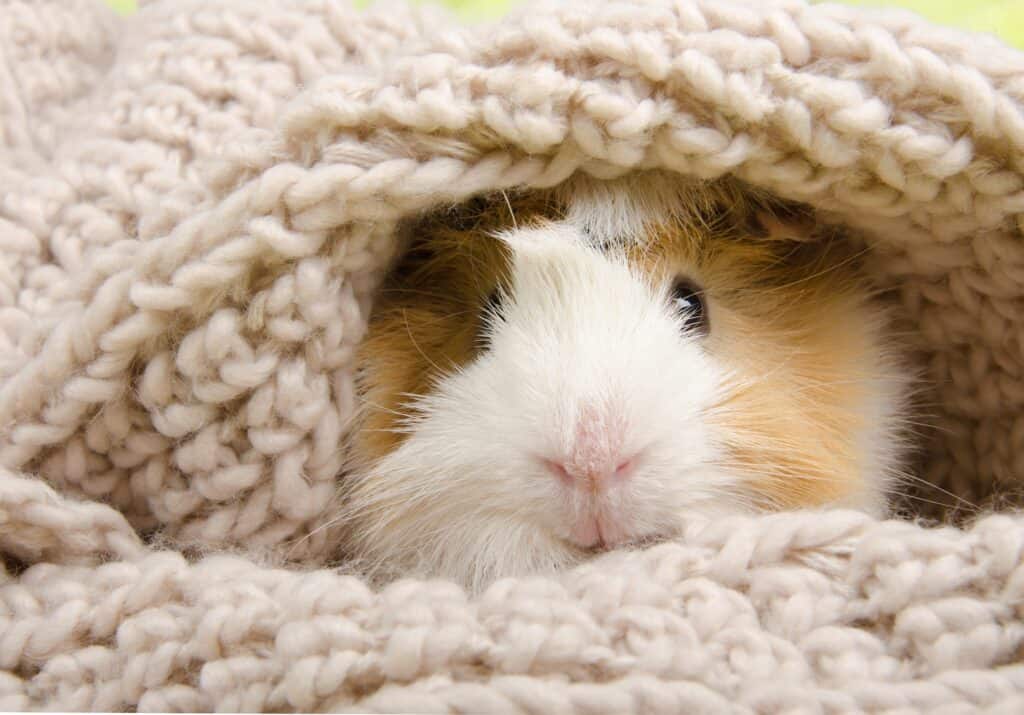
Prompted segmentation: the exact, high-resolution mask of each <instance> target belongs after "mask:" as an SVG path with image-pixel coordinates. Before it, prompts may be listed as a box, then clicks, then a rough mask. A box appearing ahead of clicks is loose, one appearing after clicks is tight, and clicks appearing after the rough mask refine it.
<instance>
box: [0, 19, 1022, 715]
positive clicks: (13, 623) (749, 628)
mask: <svg viewBox="0 0 1024 715" xmlns="http://www.w3.org/2000/svg"><path fill="white" fill-rule="evenodd" d="M142 5H143V7H142V9H141V10H140V12H139V13H137V14H136V15H134V16H132V17H131V18H115V17H113V16H112V15H110V14H108V12H107V11H106V10H105V9H104V7H103V5H102V3H100V2H98V0H97V1H95V2H86V1H85V0H76V1H72V0H22V1H19V0H8V1H7V2H5V3H2V4H0V138H2V145H0V152H2V153H0V553H2V554H3V555H4V557H5V560H6V563H7V566H6V569H5V570H4V571H3V574H2V576H0V669H2V672H0V709H29V708H31V709H41V708H47V709H50V708H63V709H73V710H85V709H108V710H120V709H139V710H176V711H177V710H212V709H217V710H224V711H233V710H236V711H237V710H277V711H282V710H284V711H288V710H325V709H330V710H356V711H363V712H370V711H383V712H393V711H430V712H531V713H556V712H565V713H575V712H580V713H583V712H586V713H605V712H607V713H619V712H629V711H635V712H645V713H646V712H652V713H658V712H664V713H677V712H778V711H789V712H858V711H872V712H874V711H886V712H916V711H921V710H928V711H930V712H934V713H945V712H949V713H952V712H967V711H972V712H973V711H979V710H985V711H991V712H1006V713H1010V712H1021V711H1024V665H1021V664H1020V661H1021V660H1022V654H1024V650H1022V643H1024V621H1022V616H1024V566H1022V565H1021V563H1022V555H1024V517H1018V516H1013V515H1002V516H997V515H993V516H988V517H985V518H983V519H981V520H979V521H977V522H975V523H974V524H973V525H971V526H969V527H968V528H966V529H965V530H957V529H953V528H944V529H931V530H929V529H925V528H923V527H920V526H917V525H915V524H912V523H907V522H896V521H875V520H872V519H869V518H867V517H864V516H861V515H857V514H852V513H847V512H831V513H826V514H815V513H809V514H778V515H770V516H764V517H758V518H737V519H733V520H728V521H725V522H722V523H716V524H704V523H700V522H694V523H693V524H692V525H691V526H690V527H689V529H688V533H687V535H686V538H685V539H683V540H681V541H680V542H679V543H673V544H665V545H662V546H658V547H655V548H652V549H649V550H647V551H644V552H638V553H630V554H612V555H609V556H607V557H605V558H603V559H601V560H599V561H596V562H594V563H591V564H589V565H587V566H585V567H583V568H581V569H578V570H576V571H574V572H572V573H568V574H565V575H564V576H563V577H562V578H560V579H557V580H518V581H506V582H501V583H498V584H495V585H494V586H493V587H492V588H491V589H490V590H488V591H487V592H486V593H484V594H482V595H480V596H477V597H470V596H467V595H466V594H464V593H462V592H461V591H460V590H459V589H458V588H456V587H454V586H453V585H451V584H446V583H439V582H423V581H407V582H400V583H397V584H394V585H392V586H390V587H388V588H386V589H384V590H383V591H380V592H374V591H372V590H370V589H369V588H368V587H367V586H366V585H365V584H363V583H362V582H361V581H359V580H358V579H357V578H354V577H350V576H342V575H338V574H337V573H334V572H331V571H327V570H310V569H313V568H316V567H318V566H323V565H324V564H326V563H329V562H330V559H331V558H332V557H333V556H334V554H335V553H336V548H337V543H336V539H335V538H334V537H335V535H334V534H333V533H332V530H331V529H330V528H325V526H326V525H327V521H328V520H329V517H330V514H331V502H332V499H333V498H334V491H335V483H336V479H337V477H338V473H339V471H340V469H341V465H342V460H343V457H344V455H343V454H342V453H341V449H340V444H341V441H342V437H343V435H344V433H345V430H346V426H347V423H348V421H349V419H350V416H351V414H352V411H353V400H354V395H353V388H352V372H351V371H352V364H351V358H352V353H353V348H354V346H355V345H356V344H357V343H358V341H359V339H360V337H361V333H362V330H363V327H364V323H365V317H366V314H367V311H368V309H369V306H370V303H371V301H372V296H373V289H374V287H375V285H376V283H377V281H378V280H379V278H380V273H381V271H382V269H383V266H384V265H385V263H386V261H387V259H388V258H389V257H390V256H391V255H392V253H393V251H394V246H395V241H394V236H393V234H394V230H395V227H396V224H397V222H399V221H401V220H402V219H403V218H405V217H407V216H410V215H412V214H413V213H415V212H417V211H419V210H422V209H425V208H429V207H431V206H434V205H437V204H439V203H442V202H448V201H453V200H458V199H461V198H464V197H467V196H469V195H471V194H473V193H475V192H478V191H481V190H493V189H498V188H503V187H512V186H523V185H526V186H548V185H552V184H555V183H557V182H559V181H561V180H563V179H565V178H566V177H568V176H569V175H570V174H572V173H573V172H575V171H587V172H590V173H592V174H595V175H597V176H614V175H618V174H621V173H623V172H626V171H629V170H632V169H636V168H654V167H662V168H668V169H672V170H676V171H679V172H683V173H687V174H696V175H700V176H709V177H710V176H719V175H723V174H726V173H732V174H735V175H737V176H739V177H741V178H743V179H745V180H746V181H749V182H751V183H753V184H756V185H759V186H762V187H765V188H767V189H770V190H772V191H775V192H777V193H778V194H780V195H782V196H785V197H787V198H790V199H796V200H801V201H806V202H808V203H811V204H813V205H815V206H817V207H819V208H820V209H822V210H824V211H826V212H828V215H830V216H832V217H834V218H835V219H837V220H842V221H845V222H847V223H849V224H852V225H854V226H856V227H858V228H860V229H863V230H865V231H866V232H867V233H868V234H869V235H870V237H871V242H872V247H873V249H874V251H873V253H874V258H875V261H874V262H875V264H876V265H877V269H878V270H879V271H880V272H882V274H883V275H884V277H885V278H886V280H888V281H890V282H891V283H892V284H893V285H895V286H898V289H899V291H900V298H901V305H902V307H903V309H904V313H905V316H906V318H907V319H908V321H909V323H910V324H912V325H913V326H914V327H915V328H916V332H917V334H918V337H919V338H920V340H919V342H920V344H921V346H922V349H923V350H924V351H925V353H926V354H927V359H928V364H927V372H928V377H929V380H930V382H931V384H932V385H934V388H935V389H934V402H935V405H934V408H933V411H934V417H933V418H932V422H934V423H935V426H936V435H937V437H936V438H935V439H934V440H933V444H932V445H931V448H930V451H929V455H930V458H929V459H928V460H927V461H928V463H927V465H926V466H925V467H924V468H923V470H922V473H921V476H922V477H925V478H926V479H928V480H929V481H931V482H933V483H934V484H936V485H938V486H940V487H941V488H943V489H946V490H949V491H950V492H953V493H954V494H955V495H957V496H959V497H961V498H964V499H968V500H972V501H979V500H982V499H984V498H987V497H988V496H990V495H992V494H996V493H1007V492H1008V493H1011V494H1012V493H1013V492H1014V491H1015V490H1017V489H1019V488H1020V487H1021V485H1022V484H1024V410H1022V405H1024V243H1022V233H1024V219H1022V216H1024V55H1022V54H1020V53H1017V52H1014V51H1012V50H1010V49H1008V48H1006V47H1004V46H1002V45H1000V44H999V43H998V42H996V41H995V40H990V39H986V38H983V37H979V36H974V35H967V34H964V33H959V32H955V31H951V30H943V29H939V28H936V27H933V26H930V25H928V24H926V23H925V22H923V21H922V20H920V19H918V18H916V17H914V16H912V15H909V14H904V13H876V12H868V11H865V10H855V9H849V8H839V7H833V6H828V5H815V6H813V7H812V6H808V5H806V4H804V3H803V2H800V1H798V0H773V1H770V2H755V0H748V1H747V2H732V1H730V0H635V1H633V2H601V3H597V2H586V1H585V0H574V1H569V2H561V3H549V4H546V5H545V4H540V5H536V6H533V7H530V8H526V9H524V10H523V11H521V12H519V13H517V14H514V15H512V16H510V17H509V18H507V19H506V20H504V21H502V22H501V23H499V24H498V25H496V26H495V27H491V28H474V29H471V30H467V29H464V28H459V27H458V26H457V25H456V23H454V21H452V20H451V19H449V18H447V17H445V16H443V15H441V14H436V13H433V12H431V11H418V10H412V9H410V8H407V7H405V6H403V5H388V6H381V7H377V8H375V9H373V10H371V11H368V12H359V11H356V10H354V9H352V8H351V7H349V5H348V4H347V3H345V2H341V1H340V0H303V1H299V0H294V1H293V2H288V1H287V0H266V1H264V2H259V3H255V2H248V1H247V0H215V1H213V2H211V1H208V0H203V1H200V0H154V1H153V2H149V3H142ZM424 13H426V14H424ZM154 532H155V533H159V535H160V538H159V543H161V544H164V545H165V546H164V547H163V548H162V549H161V548H159V547H157V546H156V545H154V543H152V542H151V540H150V539H149V537H150V535H151V534H153V533H154ZM166 545H170V546H169V548H170V550H168V547H167V546H166ZM193 547H194V548H193ZM219 548H226V549H231V550H232V552H233V553H234V555H230V556H229V555H225V554H219V555H218V554H216V553H210V552H214V551H216V550H217V549H219ZM174 549H181V550H183V551H182V552H181V553H179V552H176V551H174ZM203 553H206V554H208V555H207V556H206V557H204V558H198V557H197V556H196V554H203ZM190 559H191V560H190ZM268 563H275V564H278V566H277V567H274V568H272V567H270V566H268V565H267V564H268Z"/></svg>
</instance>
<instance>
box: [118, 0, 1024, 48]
mask: <svg viewBox="0 0 1024 715" xmlns="http://www.w3.org/2000/svg"><path fill="white" fill-rule="evenodd" d="M257 1H258V0H253V2H257ZM370 1H371V0H357V2H356V4H357V5H362V6H365V5H369V4H370ZM438 1H439V2H441V3H442V4H444V5H447V6H449V7H451V8H453V9H454V10H455V11H456V12H458V13H459V14H460V15H462V16H463V17H465V18H466V19H468V20H479V19H486V18H494V17H498V16H500V15H501V14H502V13H504V12H505V11H506V10H508V9H509V8H510V7H512V5H514V4H515V2H516V0H438ZM595 1H597V0H595ZM107 2H108V3H109V4H110V6H111V7H113V8H114V9H115V10H117V11H118V12H121V13H130V12H132V11H133V10H134V9H135V0H107ZM843 2H845V4H847V5H863V6H874V7H903V8H907V9H909V10H914V11H915V12H918V13H920V14H921V15H924V16H925V17H927V18H930V19H932V20H934V21H936V22H939V23H942V24H946V25H952V26H954V27H962V28H966V29H970V30H978V31H981V32H992V33H995V34H996V35H998V36H999V37H1001V38H1002V39H1003V40H1004V41H1006V42H1008V43H1009V44H1011V45H1014V46H1016V47H1020V48H1022V49H1024V0H843Z"/></svg>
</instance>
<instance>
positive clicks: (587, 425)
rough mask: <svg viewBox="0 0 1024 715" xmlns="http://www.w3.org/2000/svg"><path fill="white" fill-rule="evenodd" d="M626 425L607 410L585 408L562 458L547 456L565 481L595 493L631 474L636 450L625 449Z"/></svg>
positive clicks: (559, 476)
mask: <svg viewBox="0 0 1024 715" xmlns="http://www.w3.org/2000/svg"><path fill="white" fill-rule="evenodd" d="M624 432H625V425H624V424H623V420H622V419H621V418H620V417H619V416H618V415H615V414H614V413H610V412H609V411H608V410H601V409H595V408H592V407H589V408H584V409H582V410H581V411H580V413H579V415H578V417H577V420H576V429H575V431H574V434H573V437H574V439H573V441H572V444H571V445H569V448H568V449H567V450H566V451H565V452H564V454H563V455H561V458H560V459H548V460H545V463H546V464H547V467H548V469H549V470H551V472H552V473H554V475H555V476H556V477H558V478H559V479H560V480H561V481H562V482H564V483H565V484H566V485H568V486H571V487H573V488H575V489H582V490H585V491H590V492H593V493H600V492H603V491H606V490H607V489H608V488H609V487H611V486H612V485H614V484H618V483H621V482H622V481H624V480H626V479H628V478H629V476H630V474H631V473H632V471H633V466H634V462H635V459H636V455H635V454H628V453H625V452H624V450H623V444H622V443H623V436H624Z"/></svg>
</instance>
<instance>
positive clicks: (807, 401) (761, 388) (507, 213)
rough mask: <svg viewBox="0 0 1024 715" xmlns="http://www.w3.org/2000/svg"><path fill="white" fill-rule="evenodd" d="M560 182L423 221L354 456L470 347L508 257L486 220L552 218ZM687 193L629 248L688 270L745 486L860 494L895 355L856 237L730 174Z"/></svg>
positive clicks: (365, 352)
mask: <svg viewBox="0 0 1024 715" xmlns="http://www.w3.org/2000/svg"><path fill="white" fill-rule="evenodd" d="M591 183H592V182H591ZM566 190H567V189H566V188H565V187H562V188H560V189H558V190H555V191H553V192H537V193H534V194H530V195H525V196H518V197H505V196H504V195H501V196H497V197H490V198H485V199H480V200H478V201H477V202H474V203H472V204H470V205H468V206H465V207H461V208H459V209H456V210H454V211H451V212H448V213H444V214H439V215H435V216H432V217H430V218H429V219H427V220H425V221H423V222H422V223H421V224H420V225H419V226H418V227H417V229H416V233H415V237H414V240H413V245H412V247H411V249H410V251H409V252H408V253H407V254H406V255H405V257H404V258H403V259H402V260H401V262H400V263H399V265H398V266H397V267H396V269H395V271H394V272H393V274H392V276H391V277H390V278H389V280H388V282H387V284H386V285H385V286H384V288H383V290H382V292H381V294H380V296H379V300H378V303H377V305H376V307H375V311H374V314H373V316H372V318H371V322H370V327H369V333H368V336H367V338H366V340H365V341H364V343H363V345H362V347H361V350H360V361H361V364H362V366H363V371H362V374H361V380H360V391H361V395H362V397H363V400H364V403H365V404H364V416H363V421H362V423H361V425H360V428H359V430H358V431H357V433H356V437H355V440H356V441H355V445H354V446H355V450H354V451H355V453H356V455H357V457H358V458H359V459H360V461H361V462H362V463H363V464H371V463H372V462H373V461H374V460H375V459H378V458H380V457H381V456H383V455H384V454H386V453H388V452H389V451H391V450H393V449H395V448H396V447H397V446H398V445H399V444H400V442H401V440H402V438H403V435H402V423H403V419H404V417H405V416H410V415H413V414H414V412H415V405H414V403H413V396H415V395H422V394H425V393H426V392H428V391H430V390H431V385H432V383H433V381H434V380H436V379H437V378H439V377H441V376H443V375H445V374H447V373H449V372H452V371H454V370H458V369H459V368H460V367H461V366H463V365H465V364H467V363H468V362H469V361H470V360H472V359H473V357H474V355H475V354H476V350H477V344H476V340H477V338H476V336H477V333H478V329H479V326H480V320H481V312H482V310H483V307H484V305H485V301H486V298H487V296H488V295H489V293H490V292H491V291H492V290H493V289H494V287H495V286H496V285H498V284H499V283H501V282H502V281H503V280H504V278H505V276H506V273H507V270H508V267H509V266H508V262H509V255H508V253H507V250H506V249H505V248H504V246H503V245H502V244H501V243H500V242H499V241H497V240H495V239H494V238H492V237H489V236H488V234H489V233H490V232H493V231H496V230H499V229H503V228H510V227H512V225H513V224H514V223H517V224H518V225H519V226H522V225H523V224H524V223H525V222H529V221H538V220H544V219H545V218H558V217H559V216H560V213H561V211H562V210H563V204H562V202H561V201H560V197H562V198H564V196H565V191H566ZM568 190H570V191H571V188H570V189H568ZM689 197H690V199H691V200H690V201H689V202H687V205H686V206H681V207H680V210H679V212H678V215H676V216H674V217H673V219H672V220H670V221H665V222H662V223H661V224H659V225H657V226H652V227H651V230H650V231H648V232H647V233H646V235H645V236H643V237H642V240H640V241H635V240H634V241H631V242H630V243H629V245H628V246H627V250H628V254H629V257H630V260H631V262H632V263H633V264H634V265H635V266H637V267H638V268H640V269H641V270H642V271H643V272H644V273H646V274H648V275H650V276H651V277H652V278H653V279H655V280H660V279H670V278H671V277H672V276H675V275H680V274H681V275H686V276H688V277H690V278H692V279H693V280H695V281H696V282H697V284H698V285H700V286H702V287H703V290H704V292H705V294H706V300H707V309H708V311H709V315H710V323H711V332H710V335H709V337H708V339H707V344H706V349H707V351H708V352H709V353H711V354H712V355H714V356H716V357H718V358H719V359H720V360H721V361H722V363H724V364H725V365H727V366H728V368H729V370H730V371H731V373H732V374H733V382H732V383H731V385H730V388H729V390H728V395H727V397H726V398H725V399H724V400H723V401H722V402H721V404H720V405H719V406H718V407H717V408H716V409H715V410H714V414H713V415H710V418H711V419H715V420H719V421H720V422H721V424H722V425H723V426H724V427H726V430H725V432H726V433H728V434H731V435H733V436H734V438H733V439H731V440H729V444H727V445H726V447H727V451H728V459H729V461H730V463H731V466H733V467H734V468H735V469H737V470H739V471H741V472H743V473H744V474H748V475H749V480H748V484H747V487H748V490H749V495H748V497H749V500H750V501H751V502H752V503H754V504H756V505H757V506H760V507H763V508H788V507H798V506H809V505H817V504H823V503H826V502H832V501H835V500H842V499H844V498H847V497H852V496H855V495H857V494H858V493H859V492H860V491H863V490H865V489H867V488H868V487H867V485H865V484H863V483H862V482H861V480H860V475H863V474H864V473H865V471H866V469H867V468H869V467H870V464H868V460H869V456H868V455H866V454H865V452H864V450H863V448H862V445H859V444H857V442H856V439H855V435H857V434H859V433H861V432H862V431H863V429H862V428H864V426H865V424H864V421H865V419H868V417H867V415H868V414H869V413H870V410H869V409H867V407H866V404H865V403H866V401H867V400H868V399H869V397H868V396H869V393H870V390H869V389H868V381H870V380H872V379H875V378H876V377H877V376H878V374H879V371H882V372H884V371H885V370H888V369H890V367H889V366H888V363H887V362H886V360H887V358H885V351H883V350H882V348H881V341H882V340H883V339H884V327H885V326H884V314H883V313H881V312H880V310H879V309H878V308H877V306H875V305H873V304H872V303H871V298H870V294H869V288H868V287H867V283H866V280H865V279H864V277H863V276H862V275H861V273H860V270H859V267H858V263H857V260H856V258H857V256H856V254H855V253H854V251H853V248H852V247H851V245H850V244H849V242H847V241H845V240H843V237H842V236H841V235H839V234H838V233H836V232H834V231H831V232H830V231H827V230H824V229H821V228H816V227H815V223H814V222H813V220H812V219H813V217H812V216H810V214H808V213H807V212H806V211H802V210H800V209H799V208H794V207H791V206H783V205H781V204H778V203H773V202H771V201H769V200H767V199H765V198H764V197H759V196H756V195H753V194H751V193H750V192H747V191H745V190H744V189H743V188H742V187H739V186H738V185H737V184H735V183H733V182H727V181H721V182H715V183H711V184H695V185H694V187H693V188H692V189H691V190H690V194H689ZM892 369H895V368H892Z"/></svg>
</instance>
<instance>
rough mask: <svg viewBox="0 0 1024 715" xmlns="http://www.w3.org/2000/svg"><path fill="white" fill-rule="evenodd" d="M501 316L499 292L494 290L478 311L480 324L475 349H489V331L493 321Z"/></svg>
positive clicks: (496, 289)
mask: <svg viewBox="0 0 1024 715" xmlns="http://www.w3.org/2000/svg"><path fill="white" fill-rule="evenodd" d="M500 315H501V290H500V289H498V288H495V289H494V290H492V291H491V292H490V293H489V294H488V295H487V298H486V299H485V300H484V304H483V306H482V308H481V310H480V322H479V328H478V329H477V347H478V348H479V349H481V350H486V349H487V348H489V347H490V342H491V341H490V331H491V328H492V326H493V325H494V321H495V320H496V319H497V318H498V317H499V316H500Z"/></svg>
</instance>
